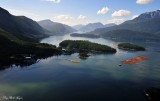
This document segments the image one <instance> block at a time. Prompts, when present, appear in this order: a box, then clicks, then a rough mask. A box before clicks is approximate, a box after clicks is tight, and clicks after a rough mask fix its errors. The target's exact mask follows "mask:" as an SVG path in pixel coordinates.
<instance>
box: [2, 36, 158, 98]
mask: <svg viewBox="0 0 160 101" xmlns="http://www.w3.org/2000/svg"><path fill="white" fill-rule="evenodd" d="M66 39H72V40H90V41H92V42H97V43H100V44H105V45H109V46H112V47H114V48H117V44H118V42H113V41H110V40H105V39H102V38H100V39H89V38H75V37H70V36H69V35H66V36H57V37H56V36H53V37H50V38H47V39H44V40H42V42H45V43H50V44H53V45H56V46H58V44H59V42H61V41H63V40H66ZM139 44H141V45H143V46H144V47H146V48H147V51H145V52H128V51H123V50H118V52H117V53H116V54H106V55H103V54H101V55H92V56H91V57H90V58H88V59H86V60H81V59H79V58H78V57H77V55H78V54H73V55H71V56H65V55H61V56H53V57H50V58H47V59H44V60H40V61H39V62H38V63H36V64H33V65H31V66H27V67H23V68H21V67H16V66H13V67H11V68H8V69H5V70H2V71H0V100H4V99H3V97H4V96H20V97H22V98H23V101H147V99H146V97H145V95H144V92H143V91H144V90H145V89H146V88H148V87H160V62H159V57H160V52H158V50H160V49H159V47H158V46H160V45H159V44H158V43H139ZM140 55H144V56H146V57H147V59H146V60H144V61H142V62H140V63H137V64H133V65H122V66H119V64H121V61H123V60H125V59H130V58H133V57H136V56H140ZM70 59H77V60H80V63H77V64H75V63H71V62H70V61H68V60H70Z"/></svg>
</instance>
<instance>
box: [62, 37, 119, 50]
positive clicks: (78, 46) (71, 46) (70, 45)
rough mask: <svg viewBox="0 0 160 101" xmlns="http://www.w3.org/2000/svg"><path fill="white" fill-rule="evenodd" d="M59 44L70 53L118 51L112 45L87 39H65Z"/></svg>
mask: <svg viewBox="0 0 160 101" xmlns="http://www.w3.org/2000/svg"><path fill="white" fill-rule="evenodd" d="M59 46H60V47H62V48H64V49H66V50H68V51H69V52H70V53H75V52H78V53H82V52H87V53H116V49H114V48H112V47H109V46H106V45H101V44H98V43H93V42H90V41H85V40H64V41H62V42H61V43H60V44H59Z"/></svg>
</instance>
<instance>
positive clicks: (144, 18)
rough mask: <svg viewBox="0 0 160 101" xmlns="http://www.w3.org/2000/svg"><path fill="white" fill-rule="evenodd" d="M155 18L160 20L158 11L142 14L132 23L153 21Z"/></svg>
mask: <svg viewBox="0 0 160 101" xmlns="http://www.w3.org/2000/svg"><path fill="white" fill-rule="evenodd" d="M155 18H160V10H157V11H153V12H146V13H143V14H141V15H140V16H139V17H137V18H135V19H133V21H134V22H144V21H147V20H151V19H155Z"/></svg>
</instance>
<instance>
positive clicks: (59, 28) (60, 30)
mask: <svg viewBox="0 0 160 101" xmlns="http://www.w3.org/2000/svg"><path fill="white" fill-rule="evenodd" d="M38 24H39V25H40V26H41V27H42V28H44V29H45V30H47V31H49V33H50V34H49V35H65V34H69V33H72V32H75V31H76V30H75V29H73V28H72V27H70V26H68V25H65V24H61V23H57V22H53V21H51V20H42V21H39V22H38Z"/></svg>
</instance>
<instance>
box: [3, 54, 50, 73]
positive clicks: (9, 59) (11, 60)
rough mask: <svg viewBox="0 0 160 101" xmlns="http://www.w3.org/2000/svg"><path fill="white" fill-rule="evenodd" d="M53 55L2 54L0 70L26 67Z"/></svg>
mask: <svg viewBox="0 0 160 101" xmlns="http://www.w3.org/2000/svg"><path fill="white" fill-rule="evenodd" d="M51 56H52V55H33V54H16V55H12V56H0V71H2V70H5V69H7V68H10V67H13V66H16V67H21V68H24V67H26V66H31V65H33V64H35V63H38V62H39V61H40V60H41V59H46V58H49V57H51Z"/></svg>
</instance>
